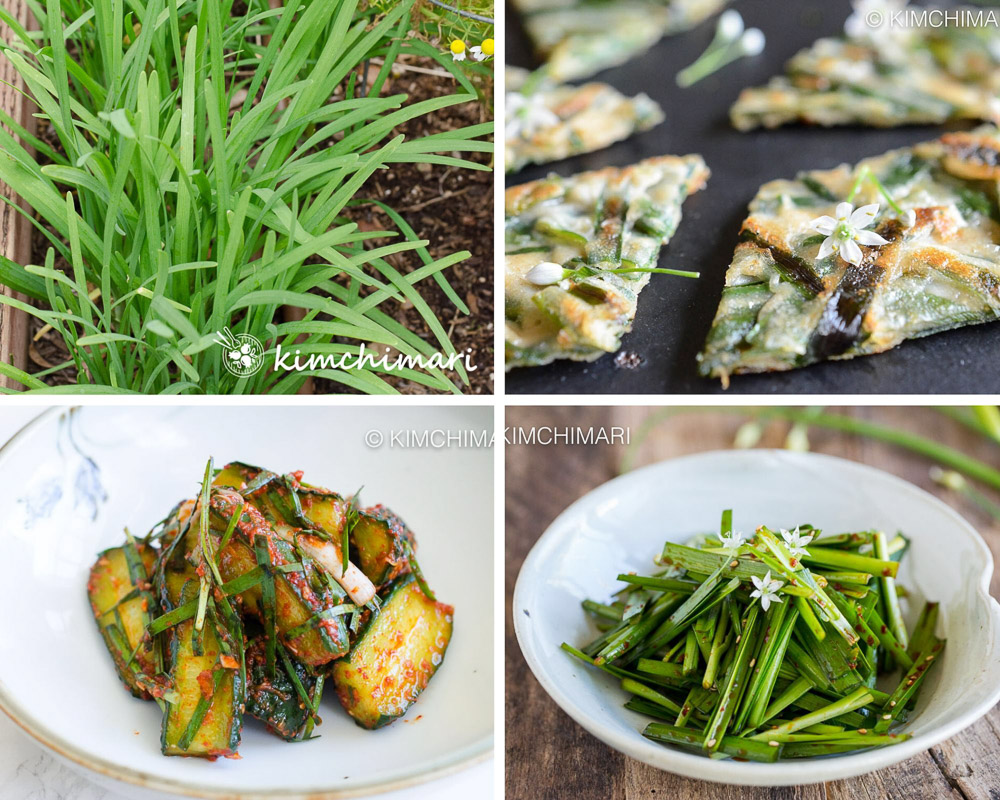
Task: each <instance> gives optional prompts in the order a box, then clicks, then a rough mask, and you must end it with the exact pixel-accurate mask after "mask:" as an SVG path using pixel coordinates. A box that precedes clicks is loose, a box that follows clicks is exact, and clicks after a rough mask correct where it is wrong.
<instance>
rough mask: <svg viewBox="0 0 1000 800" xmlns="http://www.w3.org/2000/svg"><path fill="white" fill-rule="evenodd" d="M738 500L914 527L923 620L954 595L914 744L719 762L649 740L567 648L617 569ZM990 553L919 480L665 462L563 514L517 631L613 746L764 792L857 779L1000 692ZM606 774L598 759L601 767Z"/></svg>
mask: <svg viewBox="0 0 1000 800" xmlns="http://www.w3.org/2000/svg"><path fill="white" fill-rule="evenodd" d="M725 508H732V509H733V510H734V529H735V530H739V531H744V532H745V533H747V534H750V533H752V531H753V530H754V528H756V527H757V526H758V525H760V524H767V525H769V526H771V527H776V526H781V527H785V528H793V527H794V526H795V525H797V524H799V523H806V522H808V523H811V524H813V525H816V526H817V527H820V528H822V529H824V530H826V531H829V532H834V531H847V530H866V529H870V528H880V529H883V530H886V531H896V530H901V531H903V532H905V533H906V535H907V536H909V537H910V539H911V541H912V546H911V548H910V551H909V553H907V556H906V558H905V559H904V561H903V564H902V566H901V569H900V579H901V582H902V583H903V584H905V586H906V587H907V588H908V589H910V590H911V592H912V593H913V598H912V600H910V601H909V602H908V606H904V609H905V610H904V613H905V615H906V617H907V623H908V624H912V623H913V621H914V619H915V616H916V615H917V614H918V613H919V609H920V607H921V606H922V604H923V601H924V599H925V598H927V599H933V600H938V601H940V602H941V622H940V624H939V630H938V633H939V635H940V634H942V633H943V634H944V635H946V636H947V638H948V646H947V648H946V650H945V653H944V656H943V658H942V660H941V662H940V663H939V664H938V665H937V666H936V667H935V669H934V670H933V671H932V672H931V673H930V674H929V675H928V677H927V680H926V682H925V684H924V688H923V690H922V692H921V695H920V701H919V705H918V707H917V710H916V713H915V714H914V715H913V717H912V718H911V720H910V721H909V722H908V723H907V724H906V725H905V726H904V727H903V728H901V729H902V730H906V731H908V732H910V733H912V734H913V738H912V739H910V740H908V741H906V742H903V743H902V744H897V745H893V746H891V747H886V748H883V749H880V750H872V751H869V752H865V753H859V754H856V755H843V756H836V757H827V758H821V759H808V760H798V761H786V762H779V763H776V764H758V763H748V762H739V761H732V760H725V761H716V760H712V759H708V758H704V757H702V756H700V755H696V754H690V753H685V752H682V751H680V750H676V749H673V748H670V747H667V746H663V745H660V744H656V743H654V742H651V741H649V740H647V739H644V738H643V737H642V736H641V731H642V729H643V728H644V727H645V724H646V722H648V721H649V720H648V719H647V718H645V717H643V716H641V715H639V714H636V713H634V712H631V711H628V710H626V709H625V708H623V707H622V704H623V702H624V701H625V699H626V696H625V695H624V694H623V692H622V691H621V689H620V688H619V686H618V682H617V681H616V680H615V679H614V678H612V677H611V676H609V675H607V674H605V673H603V672H600V671H598V670H596V669H592V668H589V667H587V666H586V665H584V664H582V663H580V662H579V661H577V660H576V659H573V658H571V657H570V656H569V655H567V654H566V653H564V652H563V651H561V650H560V649H559V645H560V644H561V643H562V642H564V641H566V642H569V643H571V644H574V645H577V646H579V645H581V644H585V643H586V642H588V641H590V640H591V639H593V638H594V637H595V636H596V635H597V632H596V629H595V628H594V627H593V625H592V624H591V623H590V622H589V621H588V619H587V615H585V614H584V612H583V611H582V610H581V608H580V601H581V600H583V599H585V598H588V597H589V598H594V599H597V600H602V601H603V600H604V599H605V598H607V597H609V596H610V595H611V594H612V593H613V592H614V591H615V590H617V589H618V588H620V584H618V583H617V581H616V580H615V576H616V575H618V574H619V573H621V572H628V571H631V570H634V571H636V572H639V573H640V574H649V571H650V570H651V569H652V562H651V559H652V557H653V555H654V554H655V553H656V552H658V551H659V550H660V549H661V547H662V544H663V542H664V541H665V540H668V539H670V540H674V541H681V540H683V539H686V538H687V537H689V536H691V535H693V534H696V533H704V532H711V531H715V530H718V525H719V518H720V516H721V512H722V511H723V509H725ZM992 572H993V563H992V560H991V557H990V552H989V549H988V548H987V547H986V545H985V543H984V542H983V541H982V539H981V538H980V537H979V535H978V534H977V533H976V532H975V530H973V529H972V527H971V526H970V525H969V524H968V523H967V522H965V520H963V519H962V518H961V517H960V516H959V515H958V514H956V513H955V512H954V511H952V510H951V509H950V508H948V507H947V506H946V505H945V504H944V503H942V502H940V501H939V500H937V499H936V498H934V497H932V496H931V495H929V494H927V493H926V492H923V491H921V490H920V489H918V488H916V487H915V486H913V485H911V484H909V483H906V482H905V481H902V480H900V479H898V478H895V477H893V476H891V475H888V474H886V473H884V472H881V471H879V470H875V469H872V468H871V467H866V466H863V465H861V464H856V463H854V462H851V461H844V460H842V459H838V458H832V457H830V456H822V455H816V454H810V453H789V452H785V451H771V450H751V451H727V452H713V453H704V454H699V455H694V456H688V457H685V458H678V459H675V460H672V461H665V462H662V463H660V464H655V465H653V466H650V467H646V468H644V469H641V470H637V471H635V472H631V473H628V474H626V475H624V476H622V477H620V478H617V479H615V480H613V481H610V482H609V483H606V484H604V485H603V486H599V487H598V488H597V489H595V490H594V491H592V492H590V493H589V494H587V495H585V496H584V497H582V498H581V499H580V500H578V501H577V502H576V503H574V504H573V505H572V506H570V507H569V508H568V509H566V511H564V512H563V513H562V515H560V516H559V518H558V519H556V521H555V522H553V523H552V525H551V526H550V527H549V529H548V530H547V531H546V532H545V533H544V534H543V535H542V537H541V538H540V539H539V540H538V542H537V543H536V544H535V546H534V548H533V549H532V550H531V553H530V554H529V555H528V558H527V559H526V560H525V562H524V566H523V567H522V569H521V573H520V575H519V576H518V580H517V586H516V587H515V590H514V604H513V612H514V626H515V629H516V631H517V638H518V641H519V642H520V644H521V650H522V652H523V653H524V657H525V659H526V660H527V662H528V665H529V666H530V667H531V670H532V672H534V674H535V677H537V678H538V680H539V682H540V683H541V684H542V686H543V687H544V688H545V690H546V691H547V692H548V693H549V694H550V695H551V696H552V698H553V699H554V700H555V701H556V702H557V703H558V704H559V705H560V706H561V707H562V708H563V710H564V711H566V713H567V714H569V715H570V716H571V717H572V718H573V719H575V720H576V721H577V722H578V723H580V724H581V725H582V726H583V727H584V728H586V729H587V730H588V731H590V732H591V733H592V734H594V735H595V736H597V737H598V738H599V739H601V740H603V741H604V742H606V743H607V744H609V745H610V746H611V747H614V748H615V749H617V750H620V751H621V752H623V753H626V754H628V755H630V756H632V757H633V758H637V759H639V760H640V761H643V762H645V763H647V764H650V765H652V766H654V767H659V768H660V769H665V770H669V771H670V772H676V773H678V774H680V775H686V776H688V777H691V778H700V779H702V780H710V781H719V782H723V783H735V784H744V785H758V786H777V785H792V784H805V783H814V782H819V781H827V780H834V779H838V778H847V777H851V776H854V775H860V774H862V773H865V772H868V771H870V770H874V769H879V768H881V767H885V766H888V765H889V764H893V763H896V762H898V761H902V760H903V759H905V758H908V757H910V756H912V755H914V754H915V753H919V752H920V751H922V750H924V749H926V748H928V747H931V746H932V745H934V744H937V743H938V742H940V741H942V740H944V739H946V738H948V737H949V736H953V735H954V734H956V733H958V732H959V731H960V730H962V729H963V728H965V727H966V726H967V725H970V724H971V723H972V722H974V721H975V720H977V719H978V718H979V717H981V716H982V715H983V714H985V713H986V712H987V711H988V710H989V709H990V708H991V707H992V706H993V704H994V703H996V702H997V700H998V699H1000V605H998V604H997V602H996V601H995V600H993V599H992V598H991V597H990V596H989V593H988V587H989V579H990V575H991V573H992ZM595 768H596V767H595Z"/></svg>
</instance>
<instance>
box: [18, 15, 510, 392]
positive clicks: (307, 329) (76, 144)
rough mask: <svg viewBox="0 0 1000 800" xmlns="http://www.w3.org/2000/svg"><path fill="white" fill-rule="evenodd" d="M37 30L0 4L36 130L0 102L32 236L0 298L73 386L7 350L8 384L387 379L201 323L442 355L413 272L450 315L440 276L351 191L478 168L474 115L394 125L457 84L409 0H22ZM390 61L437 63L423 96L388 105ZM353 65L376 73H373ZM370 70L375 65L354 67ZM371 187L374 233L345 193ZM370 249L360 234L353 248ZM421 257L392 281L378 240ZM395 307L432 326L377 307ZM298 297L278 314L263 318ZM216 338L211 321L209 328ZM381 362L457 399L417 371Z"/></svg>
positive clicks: (257, 385) (398, 221)
mask: <svg viewBox="0 0 1000 800" xmlns="http://www.w3.org/2000/svg"><path fill="white" fill-rule="evenodd" d="M27 2H28V5H29V7H30V9H31V10H32V12H33V13H34V15H35V17H36V19H37V20H38V23H39V30H38V31H29V30H26V29H25V28H23V27H22V26H20V25H19V24H18V23H17V21H16V20H15V19H13V18H12V17H11V16H10V14H9V13H8V12H7V11H6V10H4V9H3V8H0V19H2V20H3V21H4V22H5V23H6V24H7V25H8V26H9V27H10V28H11V30H12V32H13V35H12V36H11V41H10V42H9V44H7V45H4V46H2V50H3V57H6V58H8V59H9V60H10V62H11V63H12V64H13V66H14V67H15V69H16V70H17V72H18V73H19V75H20V76H21V77H22V78H23V80H24V83H25V85H26V87H27V90H28V93H29V94H30V96H31V98H32V99H33V100H34V102H35V103H36V104H37V106H38V111H37V114H36V116H37V117H38V118H39V120H40V122H41V124H42V125H43V126H45V127H47V128H48V135H46V136H45V137H44V138H43V137H41V136H33V135H30V134H29V133H28V132H27V131H26V130H24V129H23V128H22V127H21V126H20V125H19V124H18V121H16V120H14V119H11V118H10V117H9V116H7V115H6V114H3V113H2V112H0V121H2V122H3V123H4V124H5V125H6V126H7V127H8V128H9V129H10V131H13V133H14V134H16V135H17V136H19V137H20V139H21V141H23V142H24V143H25V144H26V145H27V146H28V147H30V148H33V149H34V154H32V152H31V150H29V149H26V147H25V146H22V144H21V142H19V141H18V139H17V138H15V136H14V135H12V134H11V133H10V132H9V131H7V130H0V180H2V181H3V182H5V183H7V184H9V185H10V186H11V187H13V189H14V190H15V191H16V192H17V194H18V195H20V196H21V197H22V198H24V200H25V201H27V203H28V204H30V206H31V207H32V209H33V210H34V215H33V216H31V217H30V219H31V221H32V224H33V225H34V226H35V227H36V228H37V229H38V231H40V232H41V234H42V235H43V236H44V237H45V239H46V240H47V242H46V247H45V251H44V253H43V254H42V255H40V256H39V257H38V259H37V260H38V261H40V262H41V263H38V264H28V265H21V264H17V263H14V262H11V261H9V260H6V259H4V260H2V261H0V282H2V283H4V284H6V285H7V286H8V287H11V288H12V289H15V290H17V291H19V292H22V293H24V294H26V295H28V296H29V297H30V298H32V299H33V300H34V301H35V304H34V305H32V304H28V303H23V302H20V301H18V300H16V299H12V298H8V297H0V302H4V303H6V304H7V305H10V306H13V307H15V308H18V309H21V310H22V311H24V312H26V313H28V314H32V315H34V316H36V317H38V318H40V319H41V320H42V321H43V322H44V323H46V324H47V325H50V326H52V328H53V329H54V330H55V331H57V332H58V334H59V335H60V336H61V337H62V338H63V340H64V341H65V343H66V346H67V348H68V350H69V352H70V355H71V360H70V361H68V362H65V363H63V364H59V365H57V366H56V367H54V368H53V370H58V369H61V368H64V367H66V366H75V367H76V370H77V375H78V383H77V385H75V386H69V387H58V388H56V387H48V386H46V385H45V383H44V382H43V380H42V378H44V377H45V373H39V374H36V375H28V374H26V373H24V372H22V371H20V370H17V369H15V368H14V367H12V366H10V365H7V364H0V373H2V374H4V375H6V376H8V377H10V378H14V379H15V380H17V381H19V382H20V383H22V384H23V385H24V386H25V387H26V388H27V389H29V390H35V391H39V392H41V391H49V392H52V391H63V392H67V391H68V392H88V393H106V392H115V393H119V392H121V393H125V392H141V393H178V394H179V393H262V392H268V393H294V392H295V391H297V390H298V389H299V388H300V387H301V386H302V384H303V382H304V381H305V380H306V379H307V378H308V377H309V376H310V375H312V376H317V377H324V378H329V379H331V380H333V381H337V382H339V383H340V384H342V385H344V386H346V387H350V388H352V389H355V390H359V391H362V392H366V393H392V392H394V391H395V389H394V388H393V386H392V385H391V384H390V383H389V382H387V381H386V380H385V379H384V378H383V377H382V375H383V374H384V373H385V371H386V370H385V368H384V366H378V365H373V364H371V363H370V362H368V363H366V364H365V365H364V366H363V368H359V369H345V368H316V369H312V370H308V371H303V372H298V371H280V370H270V369H261V370H259V371H257V372H255V373H253V374H249V375H237V374H232V373H231V372H229V371H227V370H226V369H225V368H224V363H223V359H224V358H225V357H226V355H227V354H226V353H225V352H224V348H222V347H220V346H219V345H218V344H216V340H217V339H218V338H219V337H220V332H223V331H227V334H226V336H227V339H228V338H229V337H235V338H236V340H237V341H248V340H247V339H244V338H241V337H247V336H249V337H253V338H254V339H256V340H258V341H259V342H260V343H261V344H262V347H263V350H264V355H265V357H266V363H268V364H270V363H271V359H272V358H273V355H274V354H275V353H276V349H277V347H278V346H279V345H280V346H281V347H282V348H283V349H284V350H285V351H289V350H294V349H296V348H297V349H300V350H301V351H302V352H303V353H305V354H317V355H330V356H335V357H343V356H345V354H348V355H349V354H354V355H355V356H356V355H357V354H359V353H360V352H361V348H362V347H365V348H366V349H367V351H368V352H371V351H372V349H373V348H374V349H375V350H376V351H377V352H378V354H379V355H381V354H383V353H384V350H385V348H392V352H393V354H394V355H396V354H402V355H403V356H410V357H412V358H417V357H422V358H423V359H425V360H426V359H429V358H430V357H431V356H433V355H434V354H435V353H441V354H443V355H444V356H445V357H447V356H448V355H451V354H454V353H455V350H454V347H453V345H452V343H451V342H450V340H449V337H448V334H447V332H446V330H445V328H444V326H443V325H442V324H441V322H440V321H439V320H438V319H437V317H436V316H435V314H434V312H433V311H432V310H431V308H430V306H429V305H428V303H427V302H426V300H425V299H424V297H423V296H422V295H421V291H420V290H421V288H422V284H425V283H426V282H427V281H435V282H436V283H437V284H438V285H439V286H440V287H441V289H442V290H443V291H444V292H445V294H446V295H447V296H448V298H449V300H450V302H452V303H453V304H454V305H455V306H456V308H458V309H459V310H460V311H461V312H462V313H466V314H467V313H469V310H468V308H467V307H466V306H465V304H464V302H463V301H462V300H461V298H459V297H458V296H457V294H456V293H455V292H454V290H453V289H452V288H451V287H450V286H449V284H448V282H447V279H446V277H445V271H446V270H447V269H448V267H450V266H452V265H453V264H455V263H457V262H459V261H461V260H463V259H464V258H466V257H467V256H468V253H466V252H458V253H453V254H451V255H448V256H446V257H444V258H440V259H437V260H434V259H433V258H432V257H431V256H430V253H429V252H428V248H427V245H428V242H427V241H423V240H420V239H418V237H417V236H416V235H415V233H414V231H413V230H412V228H410V227H409V226H408V225H407V223H406V222H405V220H404V219H403V218H402V217H401V216H400V215H399V214H398V213H397V212H396V211H395V210H394V209H392V208H389V207H387V206H385V205H384V204H382V203H380V202H379V201H378V200H377V199H372V200H371V201H369V200H366V199H364V197H365V193H364V192H362V191H361V190H362V188H363V187H365V184H366V181H368V179H369V178H370V177H371V176H373V175H374V174H375V173H376V172H378V171H379V170H383V169H385V168H386V167H389V166H391V165H392V164H398V163H405V162H420V163H427V164H441V165H448V166H452V167H459V168H467V169H487V167H484V166H483V165H481V164H478V163H475V162H473V161H470V160H468V159H467V158H464V157H462V156H461V154H462V153H469V152H491V151H492V142H490V141H487V140H486V139H485V138H484V137H488V136H489V135H490V134H491V133H492V130H493V126H492V123H486V124H480V125H472V126H469V127H465V128H462V129H459V130H454V131H449V132H446V133H440V134H434V135H430V136H426V137H423V138H419V139H411V140H406V139H405V138H404V137H403V136H402V135H397V134H394V129H396V128H397V126H400V125H402V124H403V123H406V122H407V121H409V120H412V119H414V118H416V117H419V116H421V115H426V114H429V113H431V112H434V111H437V110H440V109H442V108H445V107H448V106H452V105H456V104H459V103H464V102H468V101H472V100H475V99H476V90H475V88H474V87H473V85H472V83H471V82H470V80H469V78H468V77H467V76H466V75H465V74H464V73H463V72H462V71H460V70H459V69H458V68H457V67H455V66H454V64H453V62H452V59H451V58H450V56H449V55H448V54H446V53H442V52H440V51H439V50H438V49H436V48H434V47H432V46H431V45H430V44H428V43H426V42H424V41H421V40H420V39H419V38H416V37H413V36H411V35H409V34H410V31H411V10H412V5H413V0H404V1H403V2H401V3H399V4H397V5H395V6H394V7H393V8H392V9H391V10H389V11H388V13H385V14H380V13H378V11H377V9H374V8H371V7H369V6H367V5H365V4H364V3H362V2H360V1H359V0H289V2H288V3H286V4H285V5H284V6H282V7H278V8H272V7H271V6H270V4H269V3H268V2H267V0H241V2H239V3H237V2H235V1H234V0H186V1H185V0H147V2H145V3H142V2H138V0H53V2H47V3H42V2H40V1H39V0H27ZM400 57H410V58H413V57H424V58H430V59H433V60H434V61H436V62H437V64H438V65H440V67H441V69H443V70H446V71H447V72H448V73H449V74H450V75H451V76H452V78H453V79H452V78H449V79H442V84H444V91H445V92H446V93H445V94H443V95H442V96H439V97H434V98H431V99H428V100H424V101H421V102H414V103H408V102H407V97H406V96H405V95H402V94H395V95H388V94H387V93H386V92H385V91H384V90H385V87H386V85H387V80H388V79H389V77H390V74H391V72H392V70H393V67H394V64H395V63H396V61H397V59H399V58H400ZM373 65H377V73H376V70H375V68H374V67H373ZM372 75H374V76H375V77H374V80H372V79H371V76H372ZM365 202H372V203H374V204H375V205H376V206H378V207H379V208H380V209H381V210H382V211H384V212H385V214H386V215H387V216H388V218H389V219H390V220H391V221H392V226H394V227H395V230H390V231H362V230H360V229H359V228H358V226H357V225H356V224H355V223H354V222H352V221H350V219H349V218H348V215H347V213H346V212H347V210H348V208H349V206H351V205H352V204H360V203H365ZM388 237H392V238H391V239H390V240H389V243H387V244H380V246H373V245H372V242H371V240H373V239H379V240H385V239H387V238H388ZM410 251H412V253H413V254H414V255H413V257H415V258H419V259H420V261H421V262H422V266H421V267H419V268H418V269H416V270H414V271H412V272H409V273H408V274H401V272H400V271H399V270H397V269H396V268H395V267H394V266H393V265H392V263H390V257H391V256H393V255H394V254H399V253H408V252H410ZM397 303H409V304H412V306H413V308H415V309H416V310H417V311H418V313H419V314H420V316H421V318H422V320H423V322H424V323H425V324H426V326H427V328H428V329H429V330H430V332H431V334H432V335H433V341H425V340H424V339H422V338H421V337H419V336H418V335H417V334H416V333H415V332H414V331H412V330H409V329H408V328H407V327H406V326H404V325H403V324H401V323H400V322H398V321H397V319H396V317H395V316H394V315H393V313H392V311H393V309H392V307H391V306H392V305H395V304H397ZM285 306H290V307H294V308H299V309H303V310H304V316H303V318H302V319H298V320H285V319H284V317H283V315H282V313H281V309H282V307H285ZM227 329H228V330H227ZM393 374H395V375H399V376H402V377H404V378H407V379H409V380H411V381H414V382H416V383H419V384H422V385H424V386H426V387H428V388H429V389H431V390H433V391H448V392H456V393H457V392H459V391H461V384H462V382H463V381H467V375H466V372H465V370H464V368H463V366H462V365H461V364H459V365H458V367H457V368H456V370H455V371H454V372H448V371H446V370H444V369H442V368H438V367H435V366H433V365H430V366H420V365H417V366H413V367H412V368H406V369H397V370H394V371H393Z"/></svg>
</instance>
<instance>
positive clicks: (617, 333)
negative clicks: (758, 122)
mask: <svg viewBox="0 0 1000 800" xmlns="http://www.w3.org/2000/svg"><path fill="white" fill-rule="evenodd" d="M707 179H708V168H707V167H706V166H705V162H704V160H702V158H701V156H698V155H689V156H660V157H657V158H650V159H646V160H645V161H640V162H639V163H637V164H633V165H631V166H628V167H624V168H620V169H619V168H616V167H607V168H605V169H601V170H596V171H594V172H583V173H580V174H578V175H574V176H572V177H570V178H560V177H559V176H557V175H550V176H549V177H548V178H546V179H545V180H540V181H534V182H532V183H525V184H522V185H520V186H514V187H511V188H509V189H507V192H506V240H507V243H506V251H507V252H506V257H505V261H506V290H505V298H504V299H505V311H506V320H507V323H506V366H507V369H510V368H511V367H516V366H535V365H538V364H547V363H549V362H551V361H553V360H555V359H557V358H569V359H573V360H575V361H593V360H595V359H597V358H599V357H600V356H602V355H604V354H605V353H611V352H614V351H615V350H617V349H618V347H619V346H620V344H621V337H622V336H623V335H624V334H625V333H627V332H628V331H629V330H630V329H631V326H632V320H633V319H634V318H635V311H636V301H637V299H638V296H639V292H640V291H641V290H642V288H643V287H644V286H645V285H646V284H647V283H648V282H649V276H650V274H649V273H648V272H632V273H627V274H618V273H611V272H609V270H613V269H626V268H629V267H655V266H656V262H657V259H658V258H659V253H660V247H661V246H663V245H665V244H666V243H667V242H668V241H669V240H670V237H671V236H673V234H674V231H675V230H676V229H677V225H678V223H679V222H680V219H681V204H682V203H683V202H684V200H685V198H686V197H687V196H688V195H690V194H692V193H694V192H696V191H698V190H699V189H701V188H702V187H703V186H704V185H705V181H706V180H707ZM542 262H553V263H555V264H561V265H563V266H564V267H565V269H569V270H574V271H576V272H577V273H579V274H577V275H575V276H574V277H566V278H563V279H562V280H559V281H557V282H555V283H551V284H548V283H546V285H538V284H537V283H534V282H532V281H531V280H529V279H528V277H527V275H528V273H529V272H530V271H531V270H532V269H533V268H534V267H536V266H537V265H539V264H541V263H542Z"/></svg>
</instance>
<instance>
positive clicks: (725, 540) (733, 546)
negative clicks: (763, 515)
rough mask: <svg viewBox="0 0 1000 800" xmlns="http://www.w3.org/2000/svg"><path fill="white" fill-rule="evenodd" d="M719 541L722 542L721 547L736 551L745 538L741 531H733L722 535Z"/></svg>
mask: <svg viewBox="0 0 1000 800" xmlns="http://www.w3.org/2000/svg"><path fill="white" fill-rule="evenodd" d="M720 541H721V542H722V546H723V548H725V549H726V550H728V551H730V552H736V551H737V550H739V549H740V547H742V546H743V542H744V541H745V540H744V538H743V534H742V533H740V532H739V531H734V532H732V533H729V534H728V535H726V536H723V537H722V538H721V539H720Z"/></svg>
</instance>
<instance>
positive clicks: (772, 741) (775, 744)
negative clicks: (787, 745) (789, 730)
mask: <svg viewBox="0 0 1000 800" xmlns="http://www.w3.org/2000/svg"><path fill="white" fill-rule="evenodd" d="M780 744H781V743H780V742H776V741H774V739H772V740H771V741H769V742H768V745H770V746H771V747H778V746H779V745H780Z"/></svg>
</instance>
